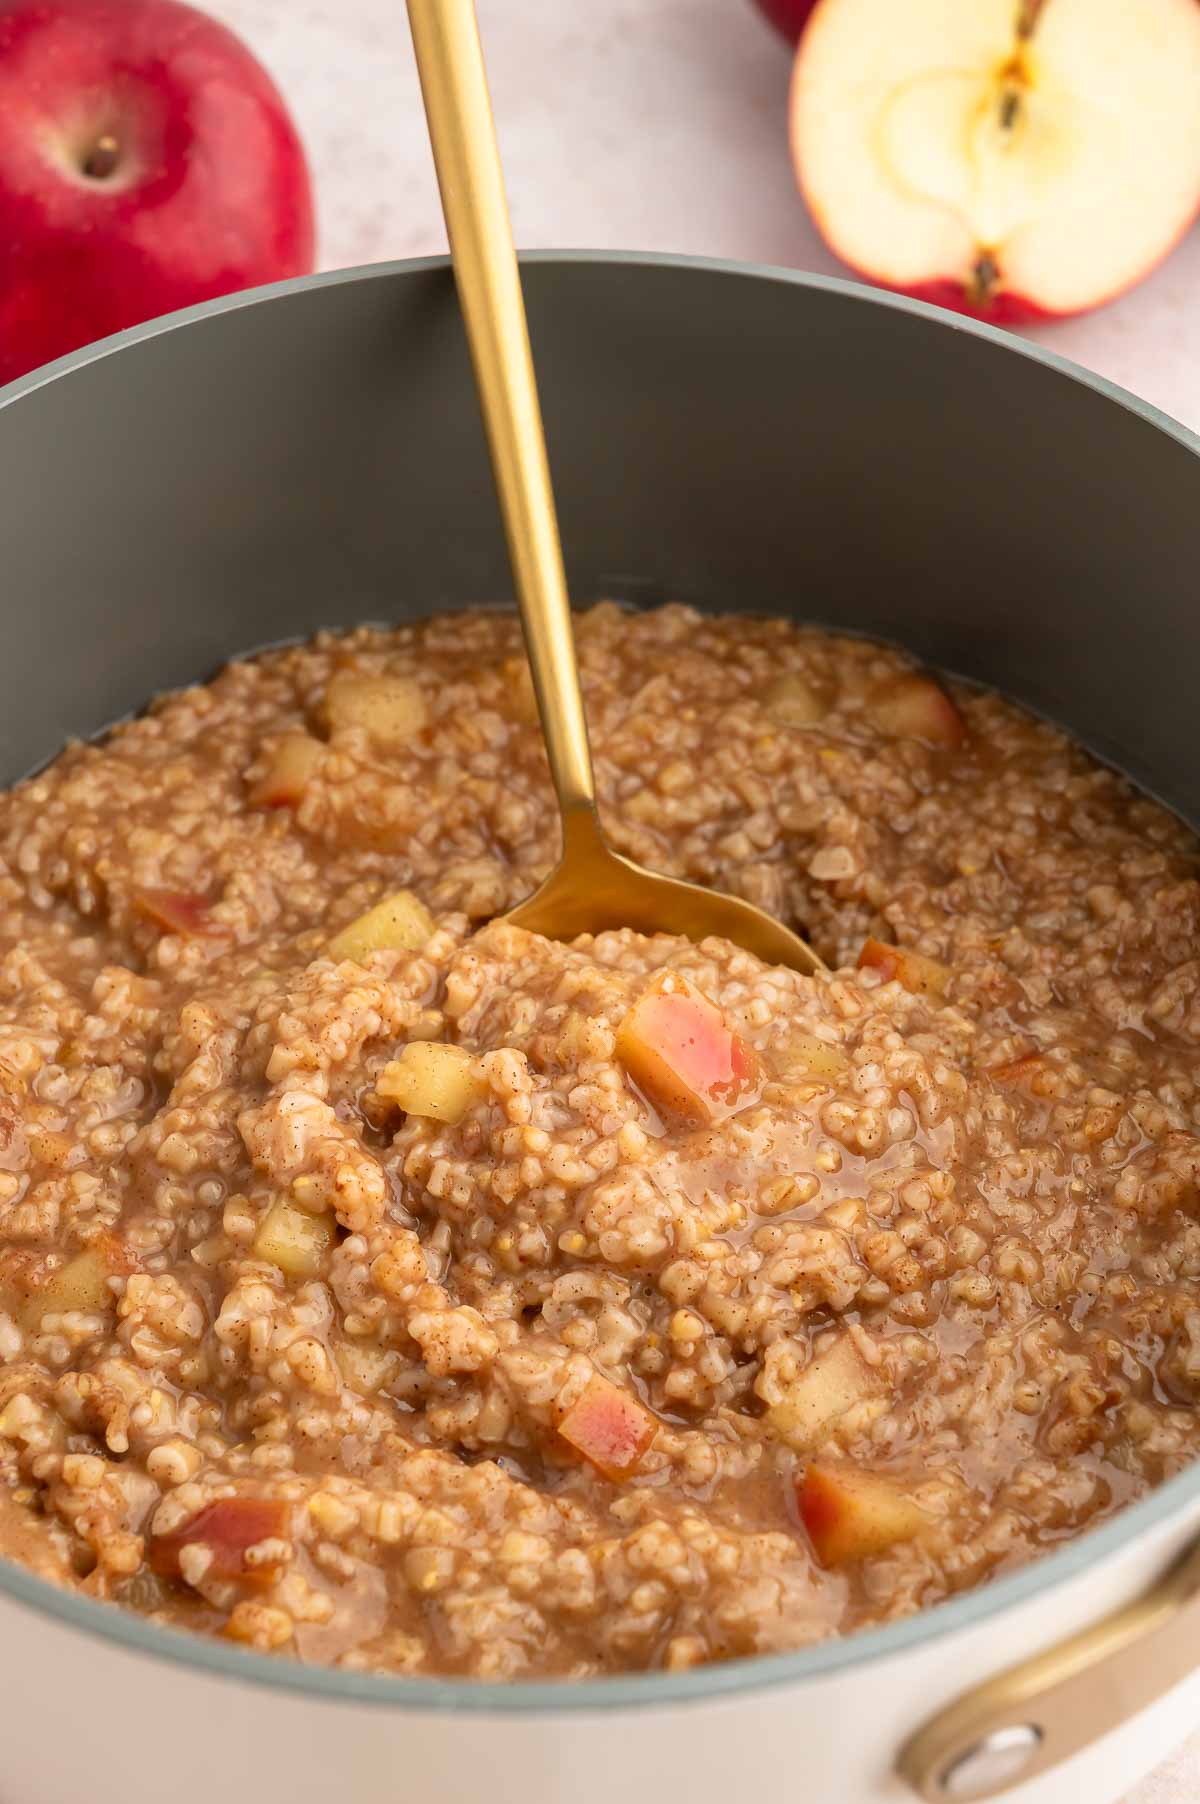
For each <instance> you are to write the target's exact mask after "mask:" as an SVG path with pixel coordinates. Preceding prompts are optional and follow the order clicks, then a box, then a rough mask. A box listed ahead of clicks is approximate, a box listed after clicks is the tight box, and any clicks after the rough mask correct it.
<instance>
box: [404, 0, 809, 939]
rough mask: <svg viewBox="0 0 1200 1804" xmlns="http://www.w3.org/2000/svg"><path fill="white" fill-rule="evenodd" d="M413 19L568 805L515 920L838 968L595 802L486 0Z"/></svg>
mask: <svg viewBox="0 0 1200 1804" xmlns="http://www.w3.org/2000/svg"><path fill="white" fill-rule="evenodd" d="M408 16H409V22H410V24H411V26H412V35H413V44H414V46H415V48H416V55H417V67H418V70H419V71H420V77H421V92H422V94H423V96H424V100H425V114H426V118H427V120H428V123H429V136H430V141H431V143H432V145H433V160H434V163H435V164H436V166H437V175H438V185H439V187H440V188H441V193H442V211H443V213H444V214H445V217H446V230H447V233H448V234H449V238H450V252H451V256H452V258H453V262H454V275H455V279H456V281H457V283H458V294H459V300H460V303H461V305H462V311H463V319H464V321H465V324H466V331H467V340H468V343H469V344H470V347H471V359H472V362H473V364H474V366H475V380H476V383H477V384H478V388H479V399H480V405H481V407H482V410H483V419H484V425H485V427H486V428H487V436H488V444H489V446H490V448H491V455H492V469H493V472H494V474H495V478H496V488H497V490H498V492H499V497H500V511H501V513H502V514H503V517H504V529H505V534H506V536H507V539H508V553H509V557H510V559H511V562H512V570H513V578H514V581H515V584H516V590H517V600H518V602H519V604H520V609H521V620H522V624H523V626H524V629H525V645H526V649H527V651H528V654H529V663H530V667H531V669H532V671H533V684H534V689H535V691H536V694H537V703H538V711H539V713H540V715H541V718H542V732H543V734H544V736H545V741H546V753H547V756H548V758H549V761H550V775H551V777H552V778H553V781H554V787H555V790H556V791H557V794H558V806H559V811H560V813H561V816H562V856H561V857H560V859H559V862H558V864H557V865H556V866H555V867H554V869H553V870H552V871H551V873H550V875H549V876H548V877H547V878H546V880H545V882H544V883H543V884H542V885H541V887H540V888H539V889H537V890H536V891H535V892H534V894H533V895H532V896H530V897H529V898H528V900H527V901H524V902H522V903H520V904H519V905H518V907H516V908H514V909H513V911H512V913H511V914H510V915H509V916H508V917H507V918H508V920H510V921H512V922H514V923H515V924H516V925H517V926H519V927H526V928H528V929H529V930H530V932H532V933H541V934H545V935H546V937H547V938H549V939H555V940H568V939H574V938H575V936H576V935H577V934H580V933H600V932H602V931H603V930H604V929H605V928H610V927H632V928H635V929H636V930H637V931H638V932H639V933H678V934H684V935H686V936H687V937H688V938H689V939H693V940H700V939H704V938H705V937H706V936H707V935H708V934H717V935H720V936H721V937H722V938H723V939H727V940H732V941H734V943H735V944H736V945H739V946H744V947H745V948H746V949H747V951H750V952H754V953H757V955H758V956H759V958H762V959H765V960H766V962H767V963H768V964H777V965H792V966H794V967H795V968H796V969H797V970H799V971H815V970H824V968H825V967H824V965H823V964H822V962H821V960H820V959H819V958H818V957H817V955H816V953H815V952H814V951H813V950H812V948H811V947H810V946H808V945H806V944H805V942H804V941H803V940H802V939H801V938H800V937H799V936H798V935H797V934H794V933H791V932H789V931H788V929H787V928H786V927H784V926H783V925H782V923H781V922H779V921H776V920H774V919H773V918H772V917H771V916H770V915H768V914H765V913H764V912H763V910H762V909H760V908H755V907H754V906H753V904H751V903H749V902H742V901H739V900H738V899H737V898H735V897H733V896H725V895H721V894H719V893H718V892H717V891H716V890H710V889H702V888H701V887H700V886H699V885H698V884H695V883H681V882H679V881H677V880H676V879H675V878H673V877H660V876H658V875H656V874H655V873H654V872H653V871H647V870H644V869H643V868H642V867H641V865H637V864H634V863H633V861H632V859H629V858H623V857H622V856H621V854H620V853H619V852H615V851H614V850H613V848H612V847H611V846H610V845H609V843H608V840H607V839H606V837H605V835H604V830H603V828H602V827H601V825H600V819H599V816H598V815H597V813H596V788H595V782H594V779H593V776H592V758H591V752H590V750H589V748H588V735H587V721H586V719H585V716H584V712H583V697H582V695H581V693H580V688H579V671H578V668H577V666H576V663H575V642H574V638H573V636H572V632H571V609H570V603H569V602H568V600H567V585H566V576H565V574H564V571H563V559H562V546H561V544H560V542H559V536H558V521H557V518H556V515H555V510H554V495H553V492H552V490H551V487H550V469H549V465H548V463H547V460H546V443H545V438H544V436H543V432H542V414H541V408H540V406H539V404H538V396H537V384H536V382H535V380H534V374H533V358H532V355H531V353H530V349H529V331H528V327H527V325H526V322H525V305H524V301H523V299H522V296H521V279H520V276H519V274H518V271H517V259H516V253H515V251H514V250H513V241H512V227H511V225H510V224H509V217H508V206H507V203H506V201H505V196H504V178H503V176H502V174H501V170H500V152H499V149H498V147H497V144H496V131H495V125H494V123H493V119H492V105H491V100H490V98H489V96H488V87H487V75H486V73H485V71H484V66H483V50H482V47H481V45H480V42H479V27H478V25H477V23H476V18H475V6H474V0H408Z"/></svg>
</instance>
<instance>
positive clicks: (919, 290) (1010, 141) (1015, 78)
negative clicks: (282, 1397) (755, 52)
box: [791, 0, 1200, 323]
mask: <svg viewBox="0 0 1200 1804" xmlns="http://www.w3.org/2000/svg"><path fill="white" fill-rule="evenodd" d="M1197 95H1200V6H1197V4H1196V0H1138V3H1137V5H1136V6H1134V5H1131V4H1130V0H821V3H820V4H819V5H818V7H817V9H816V11H815V12H814V13H813V15H812V18H811V19H810V20H809V23H808V26H807V28H806V30H805V33H804V36H803V38H802V39H801V42H800V50H799V54H798V56H797V61H796V69H795V76H794V80H793V85H792V98H791V135H792V151H793V157H794V160H795V165H796V172H797V176H798V179H799V182H800V187H801V190H802V192H803V194H804V196H805V199H806V200H807V202H808V205H809V208H810V210H811V212H812V215H813V218H814V219H815V221H816V224H817V226H818V229H819V230H820V231H821V233H822V235H823V236H824V238H825V239H826V241H827V242H828V244H829V245H830V247H831V249H832V250H834V251H835V252H836V253H837V255H838V256H839V257H841V258H842V259H843V260H844V261H845V262H846V263H848V264H850V265H851V266H852V267H853V268H855V269H856V270H858V271H860V272H861V273H862V274H863V275H865V276H867V277H868V278H869V279H870V280H871V281H873V282H877V283H880V284H881V285H883V286H884V287H888V288H894V289H900V290H903V291H904V292H905V293H908V294H913V295H917V296H919V297H920V298H922V299H925V300H932V301H936V302H938V303H939V304H940V305H942V306H945V307H954V308H958V309H960V310H962V311H965V312H973V313H978V314H983V315H986V316H987V317H988V318H990V319H993V320H999V321H1001V322H1005V323H1007V322H1011V321H1014V320H1020V319H1029V318H1037V317H1043V316H1048V315H1057V314H1071V313H1079V312H1082V311H1084V310H1086V309H1088V308H1091V307H1096V306H1099V305H1100V304H1101V303H1102V302H1103V301H1107V300H1111V299H1112V298H1113V296H1114V295H1117V294H1120V293H1121V292H1122V291H1123V290H1124V289H1126V288H1129V287H1131V286H1132V285H1133V284H1134V283H1135V282H1137V281H1140V280H1141V278H1142V277H1143V276H1144V275H1146V274H1147V273H1148V272H1149V271H1150V270H1151V269H1153V267H1154V266H1155V264H1156V263H1158V262H1159V261H1160V260H1161V258H1163V257H1164V256H1165V255H1166V254H1167V252H1168V251H1169V250H1170V249H1171V248H1172V246H1173V245H1174V244H1176V243H1177V242H1178V240H1179V239H1180V238H1181V237H1182V236H1183V233H1184V232H1185V231H1186V230H1187V227H1188V225H1189V224H1190V223H1191V221H1192V219H1193V218H1194V217H1195V215H1196V212H1197V210H1198V209H1200V104H1198V103H1197Z"/></svg>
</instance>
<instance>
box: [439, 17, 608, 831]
mask: <svg viewBox="0 0 1200 1804" xmlns="http://www.w3.org/2000/svg"><path fill="white" fill-rule="evenodd" d="M408 17H409V23H410V25H411V27H412V37H413V45H414V47H415V50H416V55H417V68H418V71H419V73H420V77H421V93H422V95H423V97H424V101H425V116H426V119H427V121H428V124H429V137H430V142H431V143H432V145H433V160H434V163H435V165H436V168H437V176H438V186H439V187H440V189H441V195H442V212H443V213H444V215H445V219H446V231H447V233H448V235H449V239H450V253H451V256H452V258H453V261H454V275H455V280H456V281H457V283H458V295H459V301H460V303H461V306H462V312H463V319H464V321H465V324H466V330H467V341H468V343H469V345H470V347H471V360H472V362H473V364H474V366H475V381H476V384H477V385H478V389H479V401H480V406H481V408H482V411H483V420H484V425H485V427H486V429H487V437H488V444H489V446H490V448H491V454H492V470H493V473H494V475H495V478H496V488H497V491H498V493H499V497H500V511H501V513H502V515H503V517H504V530H505V534H506V536H507V539H508V555H509V559H510V561H511V563H512V571H513V579H514V582H515V584H516V590H517V600H518V603H519V604H520V609H521V621H522V624H523V626H524V629H525V645H526V649H527V651H528V653H529V662H530V666H531V668H532V670H533V682H534V688H535V690H536V692H537V700H538V710H539V712H540V714H541V717H542V732H543V734H544V736H545V740H546V752H547V755H548V757H549V760H550V774H551V776H552V777H553V779H554V786H555V789H556V790H557V792H558V801H559V807H560V808H561V810H562V813H563V822H564V829H565V827H566V822H567V818H568V816H569V815H577V814H579V813H580V812H581V811H582V810H584V809H586V810H588V811H591V810H592V809H593V808H594V806H595V786H594V782H593V778H592V758H591V753H590V751H589V749H588V736H587V721H586V719H585V716H584V712H583V696H582V695H581V693H580V689H579V671H578V667H577V665H576V662H575V641H574V638H573V635H572V631H571V608H570V603H569V601H568V599H567V584H566V576H565V574H564V571H563V560H562V546H561V544H560V542H559V536H558V520H557V517H556V515H555V511H554V493H553V490H552V489H551V486H550V467H549V464H548V462H547V460H546V441H545V437H544V435H543V430H542V411H541V407H540V406H539V404H538V394H537V383H536V381H535V379H534V374H533V357H532V355H531V353H530V349H529V329H528V326H527V324H526V320H525V303H524V300H523V299H522V296H521V278H520V275H519V273H518V270H517V258H516V252H515V251H514V249H513V241H512V227H511V225H510V223H509V217H508V204H507V202H506V200H505V196H504V177H503V175H502V173H501V169H500V152H499V149H498V147H497V144H496V129H495V125H494V122H493V119H492V104H491V100H490V98H489V96H488V86H487V74H486V72H485V70H484V64H483V49H482V46H481V44H480V42H479V27H478V24H477V22H476V18H475V6H474V0H408ZM580 824H581V825H582V823H580Z"/></svg>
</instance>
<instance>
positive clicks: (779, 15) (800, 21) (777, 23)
mask: <svg viewBox="0 0 1200 1804" xmlns="http://www.w3.org/2000/svg"><path fill="white" fill-rule="evenodd" d="M816 4H817V0H757V5H758V8H759V10H760V12H763V13H765V14H766V16H767V18H768V19H770V21H771V23H772V25H773V26H774V27H775V29H776V31H781V32H782V33H783V35H784V37H785V38H789V39H790V40H791V42H792V43H793V44H794V43H795V42H796V41H797V39H798V38H799V36H800V33H801V32H802V31H803V30H804V27H805V24H806V23H807V20H808V15H809V13H810V12H811V11H812V9H813V7H814V6H815V5H816Z"/></svg>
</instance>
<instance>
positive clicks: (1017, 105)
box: [1000, 88, 1021, 132]
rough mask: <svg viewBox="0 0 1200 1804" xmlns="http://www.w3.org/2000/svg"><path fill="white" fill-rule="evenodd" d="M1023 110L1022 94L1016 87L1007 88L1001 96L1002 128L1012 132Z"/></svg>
mask: <svg viewBox="0 0 1200 1804" xmlns="http://www.w3.org/2000/svg"><path fill="white" fill-rule="evenodd" d="M1020 111H1021V96H1020V94H1019V93H1018V92H1017V90H1016V88H1006V89H1005V90H1004V93H1003V94H1002V95H1001V96H1000V129H1001V131H1005V132H1010V131H1011V130H1012V128H1013V126H1014V125H1015V124H1016V123H1017V115H1018V114H1019V113H1020Z"/></svg>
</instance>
